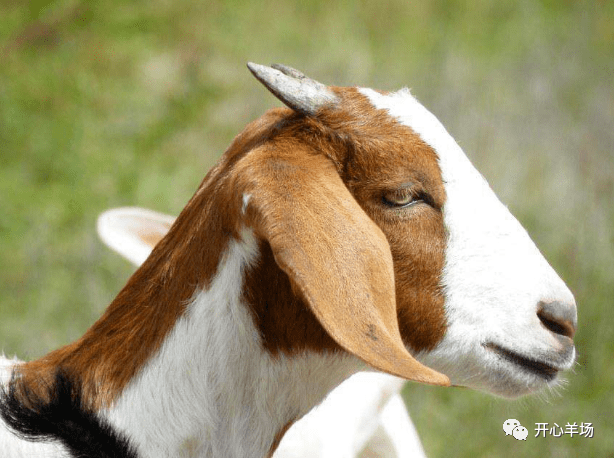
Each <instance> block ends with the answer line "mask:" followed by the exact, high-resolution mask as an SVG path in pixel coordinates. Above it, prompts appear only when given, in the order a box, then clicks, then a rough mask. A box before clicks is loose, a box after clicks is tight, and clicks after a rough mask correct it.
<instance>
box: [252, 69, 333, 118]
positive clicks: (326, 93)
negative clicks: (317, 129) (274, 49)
mask: <svg viewBox="0 0 614 458" xmlns="http://www.w3.org/2000/svg"><path fill="white" fill-rule="evenodd" d="M247 68H249V70H250V71H251V72H252V73H253V74H254V76H255V77H256V79H257V80H258V81H260V82H261V83H262V84H264V86H265V87H266V88H267V89H268V90H269V91H271V93H272V94H273V95H274V96H275V97H277V98H278V99H279V100H281V101H282V102H283V103H284V104H285V105H287V106H288V107H289V108H292V109H293V110H294V111H297V112H299V113H302V114H304V115H307V116H314V115H315V114H316V113H317V112H318V110H319V109H320V108H322V107H323V106H326V105H332V104H335V103H336V102H337V96H336V95H335V94H334V93H333V92H332V91H331V90H330V89H329V88H328V86H326V85H324V84H322V83H319V82H317V81H315V80H312V79H311V78H308V77H307V76H305V75H304V74H303V73H301V72H299V71H298V70H296V69H294V68H292V67H287V66H285V65H281V64H273V65H272V66H271V67H267V66H265V65H259V64H254V63H253V62H248V63H247Z"/></svg>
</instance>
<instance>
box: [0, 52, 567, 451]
mask: <svg viewBox="0 0 614 458" xmlns="http://www.w3.org/2000/svg"><path fill="white" fill-rule="evenodd" d="M248 67H249V69H250V70H251V72H252V73H253V74H254V76H255V77H256V78H257V79H258V80H259V81H260V82H261V83H262V84H264V86H265V87H266V88H267V89H269V90H270V91H271V92H272V93H273V94H274V95H275V96H276V97H277V98H278V99H280V100H281V101H282V102H283V103H284V104H285V105H287V107H288V108H289V109H288V108H278V109H273V110H270V111H268V112H267V113H265V114H264V115H263V116H262V117H261V118H259V119H257V120H256V121H254V122H252V123H250V124H248V126H247V127H246V128H245V130H244V131H243V132H242V133H241V134H239V135H238V136H237V137H236V138H235V139H234V141H233V142H232V144H231V145H230V147H229V148H228V150H227V151H226V152H225V153H224V155H223V156H222V158H221V159H220V161H219V162H218V163H217V165H216V166H214V167H213V168H212V169H211V170H210V171H209V173H208V174H207V175H206V176H205V178H204V180H203V181H202V183H201V184H200V186H199V187H198V189H197V191H196V193H195V194H194V196H193V197H192V198H191V199H190V200H189V202H188V203H187V205H186V207H185V208H184V209H183V211H182V212H181V213H180V214H179V216H178V217H177V220H176V221H175V222H174V224H173V225H172V227H171V228H170V230H169V231H168V233H167V235H166V236H165V237H164V238H163V239H162V240H161V241H160V243H158V244H157V245H156V247H155V248H154V249H153V251H152V253H151V255H150V256H149V257H148V258H147V260H146V261H145V262H144V263H143V265H142V266H141V267H140V268H139V269H138V270H137V271H136V272H135V273H134V274H133V275H132V276H131V278H130V279H129V280H128V283H127V284H126V286H125V287H124V288H123V289H122V290H121V291H120V292H119V294H118V296H117V297H116V298H115V299H114V300H113V302H112V303H111V304H110V305H109V307H108V308H107V310H106V311H105V313H104V314H103V315H102V317H101V318H100V319H99V320H98V321H96V323H94V325H93V326H92V327H91V328H90V329H89V330H88V331H87V332H86V333H85V334H84V336H83V337H81V338H80V339H79V340H77V341H76V342H74V343H72V344H69V345H67V346H65V347H63V348H60V349H59V350H55V351H53V352H51V353H49V354H47V355H46V356H44V357H42V358H40V359H38V360H35V361H30V362H26V363H23V364H19V365H15V366H14V367H13V368H12V375H11V379H10V381H9V382H8V386H7V388H6V389H5V392H4V393H3V394H2V396H1V400H0V412H1V413H2V418H3V419H4V421H5V422H6V423H7V425H8V426H9V427H10V428H11V429H12V430H14V431H16V432H17V433H20V434H21V435H22V436H23V437H25V438H28V439H45V440H50V441H57V442H59V443H61V444H62V446H64V447H65V449H66V450H67V451H68V452H69V453H72V455H73V456H80V457H83V456H98V457H100V456H104V457H106V456H109V457H110V456H122V457H167V456H192V457H214V456H215V457H219V456H224V457H238V456H241V457H243V456H249V457H264V456H271V455H272V454H273V452H274V451H275V450H276V448H277V446H278V444H279V442H280V439H281V437H282V436H283V435H284V432H285V431H286V430H287V429H288V427H289V426H290V425H291V424H292V423H293V422H295V421H296V420H297V419H299V418H301V417H302V416H303V415H305V414H306V413H307V412H308V411H309V410H311V409H312V408H313V407H314V406H315V405H317V404H318V403H319V402H320V401H322V399H323V398H324V397H325V396H326V394H327V393H328V392H330V391H331V390H332V389H333V388H334V387H336V386H337V385H339V384H340V383H341V382H342V381H343V380H345V379H346V378H348V377H349V376H350V375H352V374H355V373H356V372H359V371H361V370H366V369H367V368H371V369H372V370H378V371H382V372H386V373H389V374H391V375H396V376H399V377H402V378H404V379H407V380H412V381H417V382H421V383H427V384H431V385H437V386H450V385H463V386H467V387H471V388H475V389H482V390H485V391H487V392H490V393H492V394H495V395H501V396H507V397H516V396H521V395H525V394H530V393H534V392H536V391H538V390H540V389H541V388H544V387H546V386H549V385H552V384H554V383H556V380H557V378H558V375H559V372H561V371H563V370H566V369H569V368H570V367H571V365H572V364H573V361H574V359H575V347H574V344H573V335H574V333H575V330H576V325H577V318H576V305H575V301H574V298H573V295H572V293H571V292H570V291H569V289H568V288H567V286H566V285H565V284H564V282H563V281H562V280H561V279H560V278H559V277H558V275H557V274H556V273H555V272H554V270H553V269H552V267H550V265H549V264H548V263H547V261H546V260H545V259H544V258H543V256H542V255H541V253H540V252H539V250H538V249H537V248H536V247H535V245H534V243H533V242H532V241H531V239H530V237H529V236H528V234H527V233H526V231H525V230H524V229H523V228H522V226H521V225H520V224H519V223H518V221H517V220H516V219H515V218H514V217H513V216H512V215H511V213H510V212H509V211H508V210H507V208H506V207H505V206H503V205H502V204H501V202H500V201H499V200H498V199H497V198H496V196H495V194H494V193H493V191H492V190H491V189H490V188H489V186H488V184H487V183H486V181H485V180H484V179H483V178H482V176H481V175H480V174H479V173H478V172H477V170H476V169H475V168H474V167H473V165H471V163H470V162H469V160H468V159H467V157H466V156H465V155H464V153H463V152H462V150H461V149H460V147H459V146H458V145H457V144H456V142H455V141H454V140H453V139H452V137H451V136H450V135H449V134H448V133H447V132H446V130H445V129H444V127H443V126H442V125H441V124H440V123H439V121H438V120H437V119H436V118H435V117H434V116H433V115H432V114H431V113H430V112H429V111H427V110H426V109H425V108H424V107H423V106H422V105H421V104H420V103H419V102H418V101H417V100H416V99H415V98H414V97H413V96H412V95H411V94H410V93H409V91H408V90H406V89H402V90H400V91H398V92H394V93H385V92H378V91H375V90H372V89H365V88H340V87H332V86H326V85H324V84H322V83H319V82H317V81H315V80H312V79H310V78H307V77H306V76H305V75H303V74H302V73H300V72H298V71H297V70H294V69H292V68H289V67H286V66H283V65H276V66H274V67H265V66H261V65H257V64H252V63H250V64H248Z"/></svg>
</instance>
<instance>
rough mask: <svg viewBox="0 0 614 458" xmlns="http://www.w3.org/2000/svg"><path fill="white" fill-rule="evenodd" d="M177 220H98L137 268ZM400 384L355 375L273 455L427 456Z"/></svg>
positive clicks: (134, 216)
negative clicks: (402, 396) (403, 397)
mask: <svg viewBox="0 0 614 458" xmlns="http://www.w3.org/2000/svg"><path fill="white" fill-rule="evenodd" d="M174 220H175V218H173V217H172V216H170V215H165V214H162V213H158V212H155V211H152V210H148V209H144V208H138V207H124V208H114V209H111V210H107V211H105V212H104V213H102V214H101V215H100V216H99V217H98V223H97V231H98V235H99V236H100V238H101V240H102V241H103V242H104V243H105V244H106V245H107V246H108V247H109V248H111V249H112V250H114V251H116V252H118V253H119V254H121V255H122V256H123V257H124V258H126V259H127V260H128V261H130V262H132V263H133V264H135V265H136V266H137V267H138V266H140V265H141V264H142V263H143V262H144V261H145V259H147V257H149V254H150V253H151V250H152V249H153V248H154V246H155V245H156V244H157V243H158V242H159V241H160V240H161V239H162V238H163V237H164V236H165V235H166V233H167V232H168V230H169V229H170V227H171V226H172V225H173V222H174ZM402 386H403V382H402V381H401V379H399V378H397V377H393V376H391V375H388V374H378V373H373V372H371V373H367V372H360V373H358V374H355V375H352V376H351V377H350V378H349V379H347V380H346V381H344V382H342V383H341V384H340V385H339V386H338V387H337V388H335V389H334V390H333V391H331V392H330V393H329V394H328V396H327V397H326V399H325V400H324V401H323V402H322V403H321V404H320V405H318V406H316V407H314V408H313V409H311V411H310V412H309V413H307V414H306V415H305V416H304V417H303V418H301V419H300V420H298V421H297V422H296V423H294V424H293V425H292V426H291V427H290V429H288V432H286V434H285V435H284V436H283V438H282V439H281V442H280V444H279V447H278V448H277V450H276V451H275V453H274V454H273V457H274V458H301V457H305V458H313V457H335V458H339V457H358V456H364V454H368V456H378V457H380V458H397V457H409V456H411V457H414V458H420V457H424V456H425V454H424V449H423V448H422V444H421V443H420V439H419V437H418V433H417V432H416V430H415V428H414V426H413V424H412V422H411V420H410V418H409V415H408V413H407V409H406V408H405V405H404V403H403V399H402V398H401V395H400V390H401V388H402Z"/></svg>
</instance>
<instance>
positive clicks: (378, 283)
mask: <svg viewBox="0 0 614 458" xmlns="http://www.w3.org/2000/svg"><path fill="white" fill-rule="evenodd" d="M263 156H269V158H268V159H264V160H262V158H263ZM252 157H254V156H252ZM258 157H259V158H260V160H259V161H258V163H257V164H255V163H254V161H250V162H251V164H250V165H249V166H248V168H249V169H248V170H244V174H245V175H243V176H246V175H247V176H249V181H248V183H245V186H243V187H242V188H243V189H244V190H246V193H245V194H244V196H247V195H248V194H249V200H248V202H249V203H248V206H247V209H246V212H247V218H248V222H249V223H248V224H251V225H252V226H253V228H254V230H255V232H256V234H257V235H259V236H260V237H262V238H264V239H266V240H268V242H269V244H270V246H271V249H272V251H273V254H274V256H275V260H276V262H277V264H278V265H279V267H280V268H281V269H282V270H283V271H284V272H285V273H286V274H287V275H288V276H289V278H290V280H291V281H292V282H293V284H294V285H295V286H296V287H297V288H298V289H299V290H300V292H301V293H302V295H303V297H304V299H305V301H306V302H307V304H308V306H309V307H310V308H311V310H312V311H313V313H314V314H315V316H316V317H317V319H318V320H319V321H320V323H321V324H322V326H323V327H324V329H325V330H326V331H327V332H328V333H329V334H330V336H331V337H332V338H333V339H334V340H335V341H336V342H337V343H338V344H339V345H340V346H341V347H343V348H344V349H345V350H347V351H348V352H350V353H352V354H354V355H355V356H357V357H359V358H360V359H362V360H363V361H365V362H366V363H367V364H369V365H370V366H373V367H374V368H377V369H379V370H381V371H384V372H388V373H390V374H393V375H397V376H400V377H403V378H405V379H408V380H415V381H418V382H423V383H429V384H434V385H449V384H450V381H449V379H448V377H446V376H445V375H443V374H440V373H438V372H436V371H434V370H432V369H430V368H428V367H426V366H424V365H422V364H421V363H419V362H418V361H416V360H415V359H414V358H413V357H412V356H411V355H410V354H409V352H408V351H407V349H406V348H405V346H404V344H403V341H402V340H401V335H400V332H399V325H398V321H397V312H396V300H395V285H394V271H393V265H392V255H391V253H390V248H389V245H388V242H387V240H386V237H385V236H384V234H383V233H382V231H381V230H380V229H379V227H378V226H377V225H376V224H375V223H374V222H373V221H372V220H371V219H370V218H369V217H368V216H367V214H366V213H365V212H364V211H363V210H362V209H361V208H360V206H359V205H358V203H357V202H356V200H355V199H354V198H353V197H352V195H351V194H350V192H349V191H348V189H347V188H346V187H345V185H344V183H343V181H342V180H341V178H340V177H339V175H338V173H337V170H336V169H335V167H334V165H333V163H332V162H331V161H330V160H329V159H327V158H325V157H322V156H316V155H313V154H311V155H307V154H306V155H305V156H302V157H300V158H299V157H297V155H295V154H292V155H288V156H286V157H281V158H280V157H279V152H278V151H277V152H276V153H275V155H273V154H271V155H269V154H267V153H265V154H262V155H260V154H259V155H258Z"/></svg>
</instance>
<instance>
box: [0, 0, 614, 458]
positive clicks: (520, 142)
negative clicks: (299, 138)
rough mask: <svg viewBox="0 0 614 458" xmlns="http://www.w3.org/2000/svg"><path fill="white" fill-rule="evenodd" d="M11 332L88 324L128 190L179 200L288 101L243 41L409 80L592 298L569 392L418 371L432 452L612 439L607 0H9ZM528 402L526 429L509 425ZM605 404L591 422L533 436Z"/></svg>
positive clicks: (555, 261) (417, 413) (3, 25)
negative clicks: (527, 394)
mask: <svg viewBox="0 0 614 458" xmlns="http://www.w3.org/2000/svg"><path fill="white" fill-rule="evenodd" d="M0 18H1V20H0V348H2V349H3V350H4V352H5V353H7V354H18V355H19V356H20V357H23V358H33V357H37V356H40V355H42V354H44V353H45V352H47V351H49V350H51V349H53V348H55V347H57V346H59V345H62V344H65V343H68V342H69V341H72V340H74V339H76V338H77V337H79V336H80V335H81V334H82V333H83V332H84V331H85V329H86V328H87V327H88V325H90V324H91V323H92V322H93V321H94V320H95V319H96V318H97V317H98V316H99V315H100V313H101V312H102V310H103V309H104V308H105V306H106V305H107V304H108V303H109V302H110V300H111V299H112V298H113V297H114V295H115V294H116V293H117V291H118V290H119V288H120V287H121V286H122V284H123V283H124V282H125V280H126V278H127V277H128V275H129V274H130V272H131V267H130V266H129V265H128V264H127V263H126V262H125V261H123V260H121V259H120V258H119V257H118V256H116V255H114V254H112V253H110V252H109V251H108V250H107V249H106V248H104V247H103V246H102V244H101V243H100V242H99V241H98V240H97V238H96V235H95V221H96V217H97V215H98V214H99V213H100V212H101V211H103V210H105V209H107V208H109V207H114V206H121V205H140V206H145V207H150V208H154V209H156V210H159V211H164V212H168V213H172V214H177V213H178V212H179V211H180V209H181V208H182V207H183V205H184V204H185V202H187V200H188V198H189V197H190V196H191V194H192V193H193V191H194V190H195V189H196V186H197V185H198V183H199V182H200V180H201V179H202V177H203V176H204V174H205V173H206V171H207V170H208V168H209V167H210V166H211V165H212V164H213V163H214V162H215V161H216V159H217V158H218V157H219V156H220V154H221V153H222V152H223V150H224V149H225V147H226V146H227V145H228V144H229V142H230V140H231V139H232V138H233V136H234V135H236V134H237V133H238V132H239V131H240V130H241V129H242V127H243V126H244V125H245V124H246V123H247V122H248V121H250V120H252V119H254V118H255V117H257V116H258V115H259V114H261V113H262V112H263V111H264V110H265V109H266V108H268V107H270V106H273V105H277V104H278V102H277V101H276V100H274V99H273V98H272V97H271V96H270V95H269V94H268V92H267V91H266V90H264V88H262V87H261V86H260V85H259V84H258V83H257V82H256V81H255V80H254V79H253V78H252V77H251V75H250V74H249V72H248V71H247V69H246V68H245V62H246V61H248V60H252V61H254V62H259V63H271V62H282V63H285V64H288V65H291V66H294V67H296V68H299V69H301V70H303V71H305V72H306V73H307V74H308V75H310V76H312V77H314V78H316V79H318V80H320V81H322V82H326V83H330V84H336V85H361V86H369V87H376V88H379V89H388V90H393V89H397V88H399V87H401V86H405V85H408V86H410V87H411V88H412V90H413V93H414V94H416V95H417V97H418V98H419V99H420V100H421V101H422V102H423V103H424V104H425V105H426V106H427V107H428V108H429V109H431V111H433V112H434V113H435V114H436V116H438V117H439V118H440V119H441V120H442V122H443V123H444V125H446V126H447V128H448V130H449V131H450V132H451V133H452V135H453V136H454V137H455V138H456V139H457V141H458V142H459V143H460V145H461V146H462V147H463V148H464V150H465V151H466V152H467V154H468V156H469V157H470V158H471V160H472V161H473V162H474V163H475V164H476V166H477V167H478V168H479V169H480V170H481V171H482V173H483V174H484V175H485V176H486V178H487V179H488V180H489V181H490V182H491V184H492V186H493V188H494V189H495V191H496V192H497V193H498V195H499V196H500V197H501V199H502V200H503V201H504V202H505V203H506V204H507V205H508V206H509V207H510V208H511V210H512V212H513V213H514V214H515V215H516V216H517V217H518V219H519V220H520V221H521V223H522V224H523V225H524V226H525V227H526V228H527V229H528V231H529V233H530V234H531V236H532V237H533V239H534V240H535V242H536V243H537V245H538V246H539V247H540V249H541V250H542V252H543V253H544V254H545V256H546V258H547V259H548V260H549V261H550V262H551V264H552V265H553V266H554V267H555V269H556V270H557V271H558V272H559V273H560V275H561V276H562V278H563V279H564V280H565V281H566V282H567V283H568V285H569V286H570V288H571V289H572V290H573V291H574V293H575V295H576V299H577V301H578V308H579V330H578V333H577V338H576V342H577V348H578V352H579V358H578V365H577V366H576V368H575V370H574V372H573V373H570V374H569V375H568V377H567V378H568V383H567V384H566V387H565V388H564V389H562V390H558V391H559V392H558V393H550V394H545V395H543V396H541V397H538V398H527V399H522V400H520V401H513V402H509V401H503V400H499V399H494V398H492V397H490V396H488V395H485V394H482V393H477V392H472V391H470V390H462V389H438V388H433V387H426V386H420V385H417V384H409V385H407V387H406V389H405V391H404V394H405V395H406V399H407V401H408V405H409V409H410V412H411V415H412V418H413V419H414V422H415V423H416V426H417V429H418V431H419V433H420V435H421V437H422V440H423V443H424V446H425V449H426V451H427V454H428V455H429V456H431V457H446V456H457V457H482V456H484V457H493V456H501V457H505V456H510V457H511V456H514V457H520V456H527V457H533V456H535V457H537V456H539V457H557V458H562V457H572V456H573V457H576V456H591V457H604V456H614V419H613V414H612V412H613V411H614V397H613V395H612V388H613V382H614V364H612V359H613V358H612V356H613V355H614V327H613V326H612V321H613V313H612V301H613V297H614V294H613V293H614V235H613V234H614V230H613V226H614V205H613V198H614V166H613V161H612V159H613V156H614V84H613V76H614V2H609V1H607V0H604V1H577V2H570V1H555V0H540V1H529V0H520V1H515V2H508V1H499V0H477V1H469V0H436V1H426V0H419V1H413V2H408V1H406V0H391V1H387V2H375V1H338V2H330V1H328V2H325V1H316V0H313V1H285V2H282V1H279V0H276V1H271V0H265V1H260V2H248V1H243V0H226V1H216V0H210V1H207V2H193V1H187V0H175V1H171V0H150V1H147V2H145V1H135V0H130V1H128V0H101V1H98V2H86V1H78V0H58V1H53V2H50V1H30V2H21V1H17V0H12V1H11V0H4V1H3V2H2V3H0ZM507 418H516V419H518V420H519V421H520V422H521V423H522V424H523V425H524V426H526V427H527V428H528V429H529V433H530V434H529V438H528V439H527V441H526V442H520V441H515V440H514V439H512V438H511V437H505V436H504V434H503V431H502V428H501V425H502V423H503V421H505V420H506V419H507ZM537 422H547V423H550V425H551V426H552V425H553V424H554V423H558V424H559V425H561V426H564V425H566V424H567V422H570V423H573V422H577V423H580V422H592V423H593V425H594V437H593V438H592V439H589V438H585V437H578V436H575V437H569V436H564V437H560V438H555V437H546V438H535V437H533V436H534V429H535V423H537Z"/></svg>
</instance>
